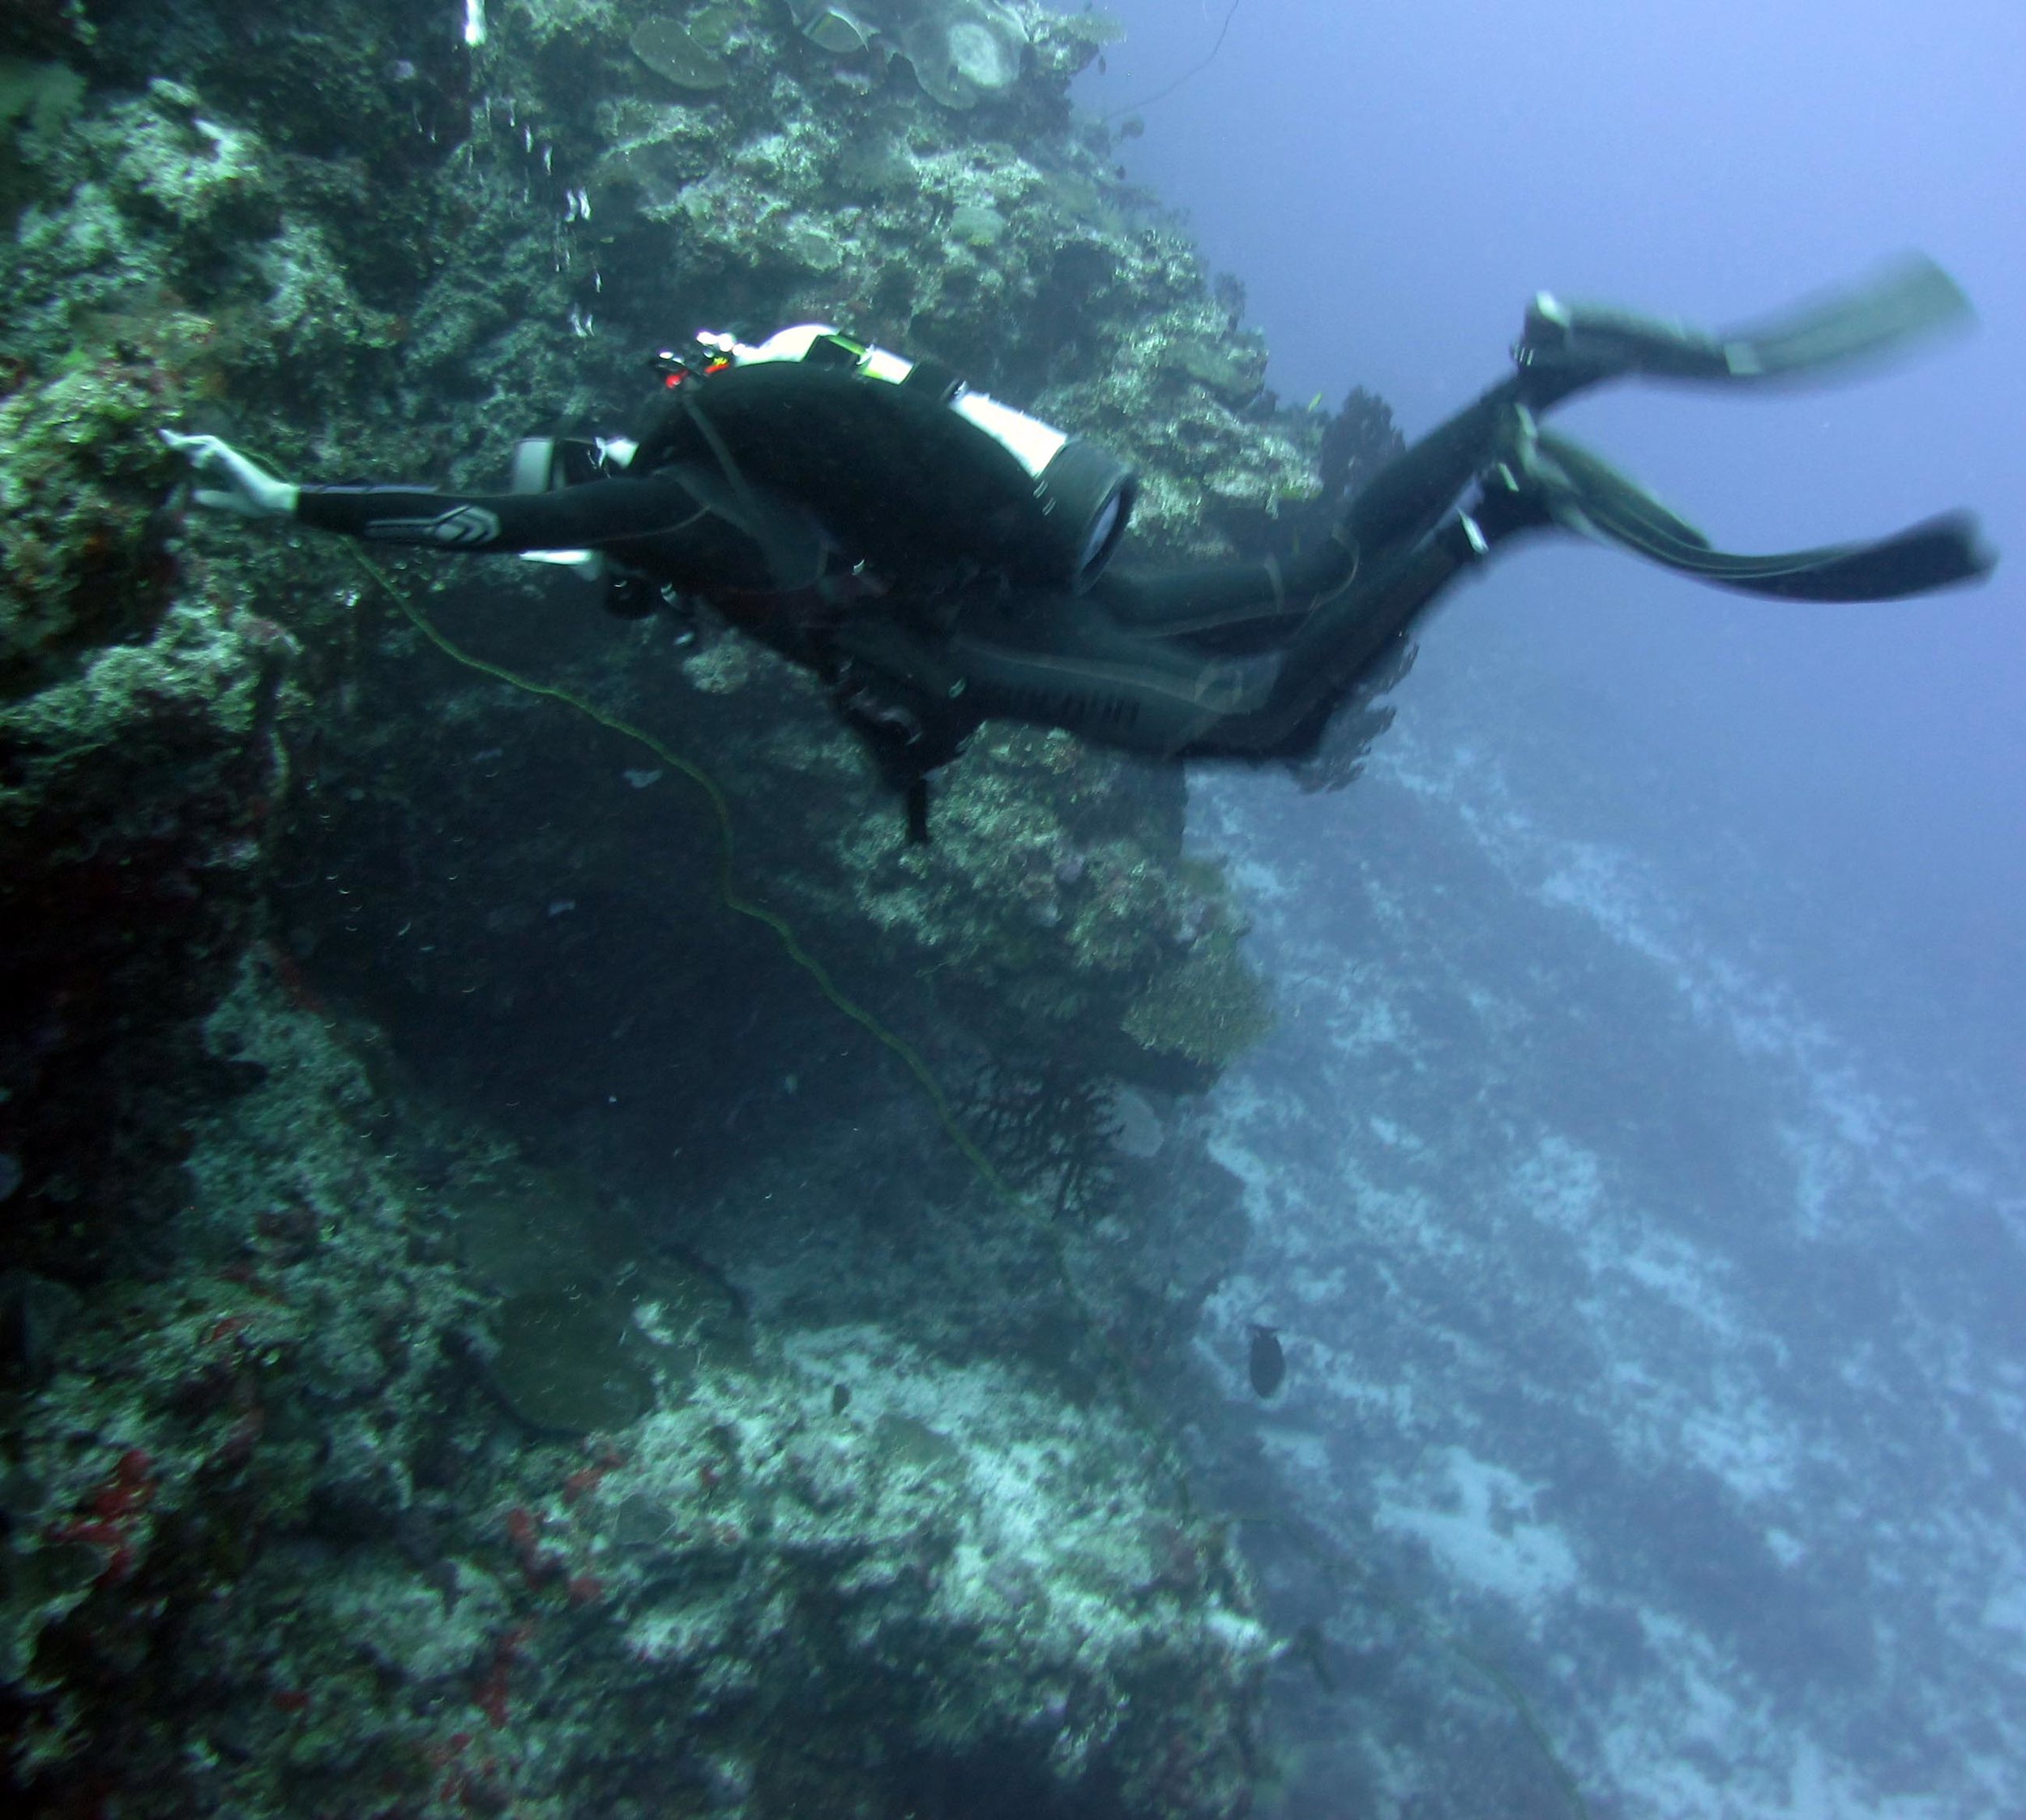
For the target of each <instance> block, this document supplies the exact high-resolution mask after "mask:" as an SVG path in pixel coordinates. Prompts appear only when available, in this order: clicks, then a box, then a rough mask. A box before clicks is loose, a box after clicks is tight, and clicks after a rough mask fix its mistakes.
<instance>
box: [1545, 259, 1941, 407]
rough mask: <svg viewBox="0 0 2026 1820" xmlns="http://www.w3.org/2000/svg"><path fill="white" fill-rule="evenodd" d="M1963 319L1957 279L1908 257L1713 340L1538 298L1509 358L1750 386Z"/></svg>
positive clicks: (1652, 320) (1620, 313) (1871, 352)
mask: <svg viewBox="0 0 2026 1820" xmlns="http://www.w3.org/2000/svg"><path fill="white" fill-rule="evenodd" d="M1970 319H1971V310H1970V305H1969V300H1968V298H1966V297H1964V295H1963V293H1962V291H1961V290H1960V288H1958V287H1957V285H1956V283H1955V280H1954V279H1952V278H1951V277H1950V276H1949V275H1948V274H1947V272H1945V271H1943V270H1942V268H1941V267H1939V266H1938V265H1937V264H1935V263H1934V261H1933V260H1932V259H1930V258H1926V256H1925V255H1923V254H1911V255H1909V256H1908V258H1905V259H1903V260H1902V261H1900V263H1898V264H1896V265H1894V266H1891V267H1887V269H1886V270H1885V271H1883V272H1882V273H1880V274H1879V276H1877V277H1876V278H1875V279H1874V280H1871V282H1870V283H1869V284H1861V285H1859V286H1857V288H1854V289H1852V290H1849V291H1844V292H1840V293H1832V294H1831V295H1829V296H1827V297H1822V298H1820V299H1819V300H1817V301H1814V302H1812V303H1808V304H1804V305H1801V306H1799V307H1798V308H1797V309H1795V310H1792V311H1790V312H1789V313H1787V314H1785V315H1782V316H1779V317H1776V318H1772V319H1771V320H1769V321H1767V322H1764V323H1757V324H1752V325H1748V326H1746V327H1741V328H1737V329H1733V330H1731V331H1729V332H1727V333H1723V334H1716V335H1712V334H1709V333H1708V332H1706V331H1701V330H1698V329H1693V328H1690V327H1688V326H1687V325H1686V323H1679V322H1674V321H1671V320H1668V319H1666V318H1660V317H1648V316H1639V315H1636V314H1633V313H1632V312H1631V311H1630V310H1615V309H1612V308H1610V307H1609V306H1605V305H1594V304H1567V303H1563V302H1562V301H1559V300H1558V298H1555V297H1552V296H1550V295H1549V293H1546V292H1545V291H1543V292H1542V293H1540V294H1539V295H1538V296H1537V297H1535V299H1534V301H1533V302H1532V305H1529V307H1528V310H1527V320H1526V327H1524V330H1522V331H1521V333H1520V338H1519V345H1518V346H1517V347H1516V348H1515V349H1514V350H1513V357H1514V359H1515V361H1518V363H1519V365H1520V366H1521V367H1522V368H1523V369H1524V368H1528V367H1533V366H1544V367H1547V368H1549V369H1552V370H1560V369H1572V370H1578V371H1583V370H1594V371H1599V372H1604V373H1643V374H1649V375H1651V376H1652V377H1653V378H1666V379H1688V380H1703V381H1714V382H1720V383H1745V384H1750V383H1755V382H1761V381H1764V380H1773V379H1782V378H1791V377H1793V376H1795V375H1797V374H1812V373H1817V372H1820V371H1822V370H1824V369H1827V368H1831V367H1837V366H1844V365H1849V364H1851V363H1852V362H1853V361H1861V360H1866V359H1869V358H1870V357H1874V356H1876V355H1880V354H1884V353H1888V352H1891V351H1893V350H1894V349H1896V348H1900V347H1902V346H1904V344H1907V343H1908V342H1910V341H1913V340H1917V339H1918V338H1919V337H1921V336H1922V335H1932V334H1934V333H1936V332H1938V331H1941V330H1943V329H1946V328H1949V327H1954V326H1956V325H1959V324H1967V323H1968V322H1969V320H1970Z"/></svg>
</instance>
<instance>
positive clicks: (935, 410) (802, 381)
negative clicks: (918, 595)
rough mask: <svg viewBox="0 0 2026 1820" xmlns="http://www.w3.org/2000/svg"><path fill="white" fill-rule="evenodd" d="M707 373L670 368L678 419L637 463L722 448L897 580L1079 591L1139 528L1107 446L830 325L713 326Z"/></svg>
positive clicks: (713, 456)
mask: <svg viewBox="0 0 2026 1820" xmlns="http://www.w3.org/2000/svg"><path fill="white" fill-rule="evenodd" d="M697 339H698V340H699V342H700V343H702V344H703V348H704V349H705V350H706V351H707V355H708V359H707V362H706V364H704V365H703V368H702V370H700V371H696V370H692V371H688V372H684V371H681V370H675V371H671V372H670V374H669V383H670V385H671V387H672V389H673V391H674V396H673V398H672V399H671V400H670V404H669V410H668V412H667V414H666V416H665V417H664V418H663V420H662V421H661V423H660V425H658V426H657V427H656V429H655V430H653V431H652V432H650V433H649V434H648V437H647V438H644V439H643V444H642V452H641V455H639V456H638V457H636V458H635V459H636V462H637V463H644V464H646V465H648V466H652V467H658V466H660V464H662V463H663V462H665V461H671V460H678V459H679V460H683V461H687V462H696V463H707V462H712V461H715V462H716V463H717V464H718V465H719V466H720V468H726V469H727V470H728V472H731V473H735V474H737V475H738V476H742V477H743V478H744V479H746V480H747V481H750V482H751V483H753V484H755V485H762V486H766V487H769V488H772V489H776V490H777V491H779V492H780V493H785V494H787V495H789V497H791V498H797V499H800V500H802V501H804V502H806V503H807V504H808V505H809V506H810V508H811V509H812V510H814V511H815V512H816V513H817V514H818V515H819V517H821V518H822V519H823V521H824V522H825V523H827V525H828V526H829V528H831V532H833V533H834V534H835V535H836V536H837V537H838V538H839V539H840V541H842V542H843V543H844V545H846V546H847V547H849V548H854V549H859V550H861V551H862V553H864V554H865V555H866V557H867V558H869V559H870V560H871V561H872V562H874V564H876V565H877V566H879V567H880V568H882V569H883V570H886V571H887V572H888V573H890V574H892V575H895V576H897V577H900V578H903V579H904V578H907V577H908V576H909V575H919V574H922V573H924V572H925V571H947V570H949V569H951V567H952V566H955V567H963V566H972V567H976V568H979V569H997V570H1002V571H1003V572H1004V573H1005V574H1006V575H1007V576H1008V577H1009V578H1010V579H1012V580H1014V581H1015V582H1017V583H1020V584H1023V585H1025V586H1029V587H1045V588H1049V589H1051V590H1055V591H1067V592H1072V593H1080V592H1083V590H1084V589H1085V588H1087V587H1089V586H1090V584H1091V583H1092V582H1093V581H1095V580H1096V579H1097V576H1098V575H1100V574H1101V572H1102V570H1103V569H1104V567H1105V564H1106V563H1107V562H1109V561H1110V560H1111V558H1112V554H1113V552H1114V551H1115V550H1116V549H1118V543H1119V540H1120V539H1121V538H1122V537H1123V536H1125V534H1126V523H1127V521H1128V520H1129V519H1131V515H1132V506H1133V500H1134V498H1135V495H1136V493H1138V491H1139V481H1138V477H1137V476H1135V474H1134V472H1133V471H1132V470H1131V468H1129V467H1127V466H1126V464H1125V463H1124V462H1122V461H1121V460H1120V459H1118V457H1117V456H1116V455H1113V454H1111V453H1110V452H1109V451H1107V450H1105V449H1103V448H1101V447H1100V446H1098V445H1097V444H1096V443H1094V442H1085V441H1084V440H1083V439H1082V438H1080V437H1075V436H1070V435H1066V434H1064V433H1063V432H1062V431H1061V430H1059V429H1054V428H1052V427H1050V426H1049V425H1047V424H1045V423H1042V422H1040V421H1037V419H1035V418H1033V417H1028V416H1027V415H1026V414H1025V413H1024V412H1019V411H1015V410H1014V409H1013V408H1011V406H1010V405H1006V404H1000V403H999V402H998V400H997V399H992V398H988V397H986V396H985V394H984V393H982V392H975V391H972V390H971V389H970V388H969V387H968V386H967V385H966V384H965V383H964V381H963V379H962V378H960V376H959V375H958V374H955V372H954V371H952V370H951V369H949V368H947V367H946V366H943V365H941V364H940V363H938V362H936V361H908V360H904V359H903V358H901V357H900V355H898V354H894V353H889V352H887V350H886V349H884V348H874V347H868V346H867V345H866V344H864V343H862V342H857V341H853V340H851V339H850V338H849V337H848V336H845V335H840V334H839V333H838V332H837V331H836V330H834V329H832V328H830V327H827V325H825V324H823V323H802V324H800V325H798V326H797V327H794V328H789V329H783V330H782V331H780V333H779V334H777V335H772V336H770V337H769V338H768V339H767V340H765V341H763V342H762V343H760V344H759V345H758V346H757V347H748V346H747V345H746V344H744V343H742V342H739V341H737V340H733V338H732V337H731V336H729V335H708V334H707V335H699V336H698V338H697Z"/></svg>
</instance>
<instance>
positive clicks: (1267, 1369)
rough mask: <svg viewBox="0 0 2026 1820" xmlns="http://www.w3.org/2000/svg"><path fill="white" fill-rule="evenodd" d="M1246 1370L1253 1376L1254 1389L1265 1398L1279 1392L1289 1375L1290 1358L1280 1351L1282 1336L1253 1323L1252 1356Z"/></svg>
mask: <svg viewBox="0 0 2026 1820" xmlns="http://www.w3.org/2000/svg"><path fill="white" fill-rule="evenodd" d="M1246 1369H1248V1370H1249V1371H1250V1373H1251V1374H1252V1387H1253V1389H1254V1390H1255V1391H1258V1392H1259V1395H1261V1396H1263V1397H1270V1396H1272V1395H1273V1393H1274V1392H1275V1391H1277V1390H1279V1389H1280V1384H1281V1381H1282V1380H1283V1379H1284V1378H1286V1376H1287V1374H1288V1356H1287V1354H1286V1353H1284V1352H1282V1351H1281V1350H1280V1335H1279V1334H1278V1333H1276V1331H1274V1330H1273V1329H1272V1327H1261V1326H1260V1325H1259V1322H1257V1321H1254V1322H1253V1323H1252V1356H1251V1358H1250V1361H1248V1364H1247V1368H1246Z"/></svg>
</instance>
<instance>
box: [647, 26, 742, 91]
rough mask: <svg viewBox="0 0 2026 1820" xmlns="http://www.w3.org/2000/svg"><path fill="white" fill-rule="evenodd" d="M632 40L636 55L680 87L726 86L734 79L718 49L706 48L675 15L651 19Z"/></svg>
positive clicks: (707, 87)
mask: <svg viewBox="0 0 2026 1820" xmlns="http://www.w3.org/2000/svg"><path fill="white" fill-rule="evenodd" d="M629 42H630V44H631V45H632V46H633V54H634V55H635V57H637V58H639V59H640V61H641V62H643V63H644V64H646V65H647V66H648V68H649V69H650V70H653V71H654V72H655V74H656V75H661V76H666V77H667V78H668V79H669V81H670V82H672V83H674V84H675V85H676V87H677V88H697V89H710V88H723V87H724V85H725V83H728V82H729V81H730V80H731V79H732V73H731V71H730V70H728V69H726V68H725V66H724V59H723V58H720V57H719V56H718V55H717V53H716V49H705V48H704V46H703V45H701V44H699V43H698V42H697V41H696V39H695V37H694V36H691V34H690V31H689V28H687V27H686V26H683V25H682V24H680V23H677V21H676V20H674V19H649V20H648V22H647V23H645V24H644V25H643V26H642V27H641V28H639V30H638V31H637V32H635V33H634V34H633V36H632V38H631V39H630V41H629ZM721 43H722V40H721V39H720V44H721Z"/></svg>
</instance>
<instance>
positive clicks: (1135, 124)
mask: <svg viewBox="0 0 2026 1820" xmlns="http://www.w3.org/2000/svg"><path fill="white" fill-rule="evenodd" d="M1146 130H1147V122H1145V121H1143V120H1142V119H1141V118H1140V117H1139V115H1138V114H1136V113H1129V114H1127V115H1126V117H1125V118H1124V119H1123V120H1122V121H1120V122H1119V123H1118V137H1119V138H1120V139H1138V138H1139V135H1141V134H1142V133H1143V132H1145V131H1146Z"/></svg>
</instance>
